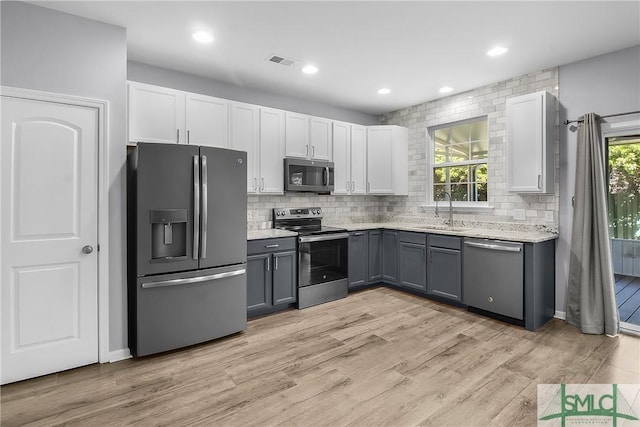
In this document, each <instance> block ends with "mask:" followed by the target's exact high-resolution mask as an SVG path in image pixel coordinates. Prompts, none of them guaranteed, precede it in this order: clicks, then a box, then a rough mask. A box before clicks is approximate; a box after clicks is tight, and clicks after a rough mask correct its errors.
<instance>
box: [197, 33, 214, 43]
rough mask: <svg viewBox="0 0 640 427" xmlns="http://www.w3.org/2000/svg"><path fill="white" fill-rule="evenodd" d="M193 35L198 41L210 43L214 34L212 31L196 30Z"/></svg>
mask: <svg viewBox="0 0 640 427" xmlns="http://www.w3.org/2000/svg"><path fill="white" fill-rule="evenodd" d="M192 36H193V39H194V40H195V41H197V42H198V43H203V44H208V43H211V42H212V41H213V36H212V35H211V33H208V32H206V31H196V32H195V33H193V34H192Z"/></svg>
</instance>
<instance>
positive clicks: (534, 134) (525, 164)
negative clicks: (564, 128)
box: [506, 91, 555, 193]
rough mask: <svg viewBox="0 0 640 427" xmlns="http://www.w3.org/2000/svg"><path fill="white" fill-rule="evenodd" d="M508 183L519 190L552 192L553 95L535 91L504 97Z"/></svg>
mask: <svg viewBox="0 0 640 427" xmlns="http://www.w3.org/2000/svg"><path fill="white" fill-rule="evenodd" d="M506 113H507V141H506V142H507V144H506V146H507V185H508V189H509V191H513V192H518V193H553V192H554V170H555V150H554V138H553V129H554V124H555V97H554V96H553V95H551V94H550V93H548V92H544V91H543V92H536V93H530V94H527V95H522V96H516V97H513V98H509V99H507V105H506Z"/></svg>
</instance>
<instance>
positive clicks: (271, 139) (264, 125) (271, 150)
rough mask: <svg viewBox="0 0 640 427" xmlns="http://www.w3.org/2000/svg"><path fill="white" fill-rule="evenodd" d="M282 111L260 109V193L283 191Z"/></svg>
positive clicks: (283, 115) (283, 120)
mask: <svg viewBox="0 0 640 427" xmlns="http://www.w3.org/2000/svg"><path fill="white" fill-rule="evenodd" d="M284 126H285V114H284V111H281V110H274V109H270V108H261V109H260V179H259V182H258V188H259V190H260V193H271V194H283V193H284V162H283V159H284V145H285V144H284Z"/></svg>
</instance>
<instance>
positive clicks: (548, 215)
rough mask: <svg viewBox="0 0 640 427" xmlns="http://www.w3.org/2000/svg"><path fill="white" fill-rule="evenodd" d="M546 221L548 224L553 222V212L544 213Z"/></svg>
mask: <svg viewBox="0 0 640 427" xmlns="http://www.w3.org/2000/svg"><path fill="white" fill-rule="evenodd" d="M544 220H545V221H547V222H553V211H544Z"/></svg>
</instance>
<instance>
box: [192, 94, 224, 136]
mask: <svg viewBox="0 0 640 427" xmlns="http://www.w3.org/2000/svg"><path fill="white" fill-rule="evenodd" d="M185 108H186V111H187V113H186V119H185V120H186V128H187V144H193V145H206V146H209V147H223V148H227V147H229V102H228V101H227V100H224V99H220V98H214V97H212V96H203V95H197V94H195V93H187V94H186V107H185Z"/></svg>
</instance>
